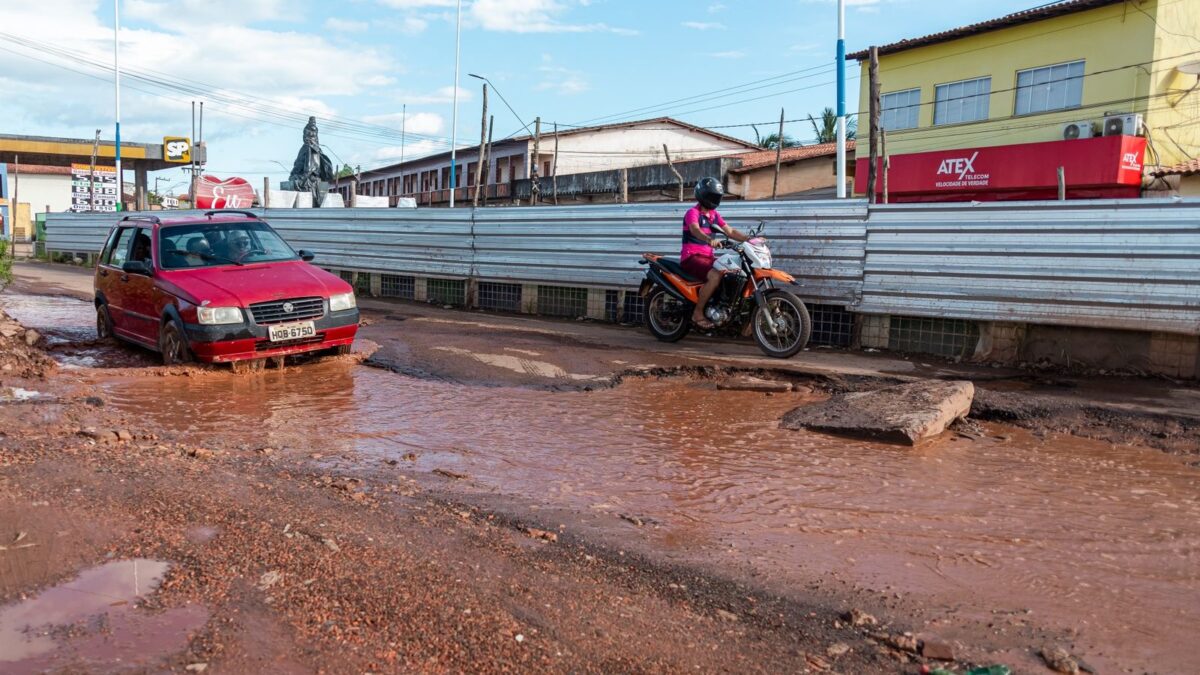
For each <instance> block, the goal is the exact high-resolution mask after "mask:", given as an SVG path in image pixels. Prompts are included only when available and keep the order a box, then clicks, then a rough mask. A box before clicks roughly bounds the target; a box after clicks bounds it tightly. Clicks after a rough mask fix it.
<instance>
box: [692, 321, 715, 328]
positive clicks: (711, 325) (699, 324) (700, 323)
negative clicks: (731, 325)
mask: <svg viewBox="0 0 1200 675" xmlns="http://www.w3.org/2000/svg"><path fill="white" fill-rule="evenodd" d="M692 323H694V324H696V326H697V327H699V328H700V329H701V330H712V329H714V328H716V327H717V325H716V324H715V323H713V322H711V321H709V320H708V319H699V320H697V319H692Z"/></svg>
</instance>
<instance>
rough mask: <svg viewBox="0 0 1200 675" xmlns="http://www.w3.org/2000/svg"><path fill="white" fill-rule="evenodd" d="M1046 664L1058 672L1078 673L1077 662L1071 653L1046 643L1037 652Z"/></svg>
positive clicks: (1076, 674)
mask: <svg viewBox="0 0 1200 675" xmlns="http://www.w3.org/2000/svg"><path fill="white" fill-rule="evenodd" d="M1039 655H1040V656H1041V657H1042V660H1043V661H1045V662H1046V666H1047V667H1048V668H1050V670H1053V671H1055V672H1058V673H1067V674H1068V675H1078V673H1079V663H1077V662H1076V661H1075V659H1073V658H1071V653H1070V652H1068V651H1067V650H1065V649H1063V648H1062V647H1059V646H1057V645H1046V646H1044V647H1042V650H1041V651H1040V652H1039Z"/></svg>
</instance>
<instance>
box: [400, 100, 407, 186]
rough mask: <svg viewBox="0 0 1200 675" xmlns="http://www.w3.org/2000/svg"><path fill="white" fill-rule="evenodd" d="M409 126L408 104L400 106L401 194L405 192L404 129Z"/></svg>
mask: <svg viewBox="0 0 1200 675" xmlns="http://www.w3.org/2000/svg"><path fill="white" fill-rule="evenodd" d="M407 124H408V104H407V103H405V104H403V105H401V106H400V192H404V129H405V127H406V126H407Z"/></svg>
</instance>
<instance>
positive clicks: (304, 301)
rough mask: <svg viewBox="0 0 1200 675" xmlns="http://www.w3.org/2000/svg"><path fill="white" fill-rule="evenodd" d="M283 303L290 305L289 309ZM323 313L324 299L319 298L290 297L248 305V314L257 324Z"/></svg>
mask: <svg viewBox="0 0 1200 675" xmlns="http://www.w3.org/2000/svg"><path fill="white" fill-rule="evenodd" d="M285 305H291V307H290V309H291V311H287V308H286V307H285ZM323 314H325V301H324V300H322V299H321V298H292V299H291V300H272V301H271V302H256V303H254V304H253V305H250V316H251V317H253V318H254V323H257V324H259V325H263V324H269V323H283V322H284V321H301V320H303V319H315V318H317V317H319V316H322V315H323Z"/></svg>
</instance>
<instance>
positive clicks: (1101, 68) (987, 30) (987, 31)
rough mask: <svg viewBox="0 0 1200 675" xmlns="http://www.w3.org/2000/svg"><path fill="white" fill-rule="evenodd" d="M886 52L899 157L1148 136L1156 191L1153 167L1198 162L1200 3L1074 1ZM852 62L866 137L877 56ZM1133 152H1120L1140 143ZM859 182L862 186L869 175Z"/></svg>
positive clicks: (891, 146) (892, 135) (891, 144)
mask: <svg viewBox="0 0 1200 675" xmlns="http://www.w3.org/2000/svg"><path fill="white" fill-rule="evenodd" d="M878 53H879V67H878V75H879V81H880V91H881V99H880V100H881V111H882V112H881V116H880V123H881V126H882V127H884V128H885V129H886V136H887V151H888V154H889V156H891V157H896V156H897V155H905V154H913V153H927V152H932V151H941V150H950V149H964V148H988V147H995V146H1008V145H1015V144H1027V143H1041V142H1049V141H1061V140H1064V139H1075V138H1085V139H1086V138H1087V137H1089V136H1093V137H1095V136H1104V135H1110V134H1111V135H1127V136H1144V137H1145V138H1146V139H1147V140H1146V143H1145V149H1144V152H1145V155H1144V167H1142V168H1143V170H1144V173H1145V175H1146V176H1147V179H1146V187H1147V188H1149V189H1153V188H1154V186H1153V185H1152V184H1151V183H1152V182H1153V181H1155V180H1157V179H1155V178H1152V177H1151V176H1150V175H1151V174H1152V173H1153V172H1154V171H1155V170H1156V169H1158V168H1160V167H1170V166H1173V165H1177V164H1179V163H1182V162H1186V161H1189V160H1191V159H1193V158H1196V157H1198V156H1200V0H1143V1H1138V0H1067V1H1065V2H1059V3H1056V4H1052V5H1048V6H1043V7H1039V8H1036V9H1032V10H1026V11H1023V12H1018V13H1015V14H1010V15H1008V16H1004V17H1000V18H998V19H993V20H990V21H985V22H982V23H978V24H974V25H970V26H964V27H962V28H956V29H953V30H948V31H945V32H940V33H934V34H932V35H927V36H924V37H919V38H913V39H906V40H902V41H900V42H896V43H893V44H889V45H885V46H882V47H879V48H878ZM849 58H854V59H857V60H858V61H859V62H860V66H861V69H862V76H861V91H860V99H859V100H860V106H859V107H860V108H861V109H862V111H861V112H860V113H859V129H860V130H862V135H863V137H864V138H865V137H866V130H867V127H868V123H867V115H866V109H867V107H868V104H867V102H868V101H869V100H870V89H869V87H870V83H869V82H870V81H869V76H868V67H869V63H868V59H869V52H868V50H863V51H860V52H856V53H854V54H850V55H849ZM1131 115H1132V116H1131ZM1137 116H1140V123H1139V121H1138V120H1139V117H1137ZM1114 118H1115V120H1119V121H1120V123H1121V124H1122V128H1117V127H1116V126H1115V125H1116V124H1118V121H1115V120H1114ZM1106 123H1107V126H1106ZM1126 145H1127V146H1128V147H1123V148H1120V149H1119V150H1118V152H1119V151H1121V150H1125V151H1128V149H1129V147H1133V146H1131V145H1129V144H1126ZM1058 147H1060V146H1045V149H1047V150H1048V151H1050V152H1052V153H1053V152H1059V150H1057V149H1056V148H1058ZM1068 147H1070V148H1071V149H1075V148H1076V147H1077V146H1068ZM1080 147H1081V146H1080ZM1114 147H1115V146H1114ZM1138 149H1139V151H1140V150H1141V148H1140V145H1139V146H1138ZM867 156H868V144H867V143H866V142H862V143H859V145H858V148H857V151H856V158H857V159H859V160H861V159H863V158H865V157H867ZM1140 163H1141V162H1140V161H1139V164H1140ZM864 168H865V164H863V165H862V166H860V170H862V169H864ZM1122 168H1130V167H1125V166H1123V167H1122ZM892 170H893V171H895V170H896V168H895V162H893V169H892ZM1049 170H1051V171H1053V170H1054V167H1050V169H1049ZM1069 180H1070V176H1068V181H1069ZM857 183H858V184H859V185H862V186H865V185H866V176H865V173H864V174H863V175H860V176H859V180H858V181H857Z"/></svg>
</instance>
